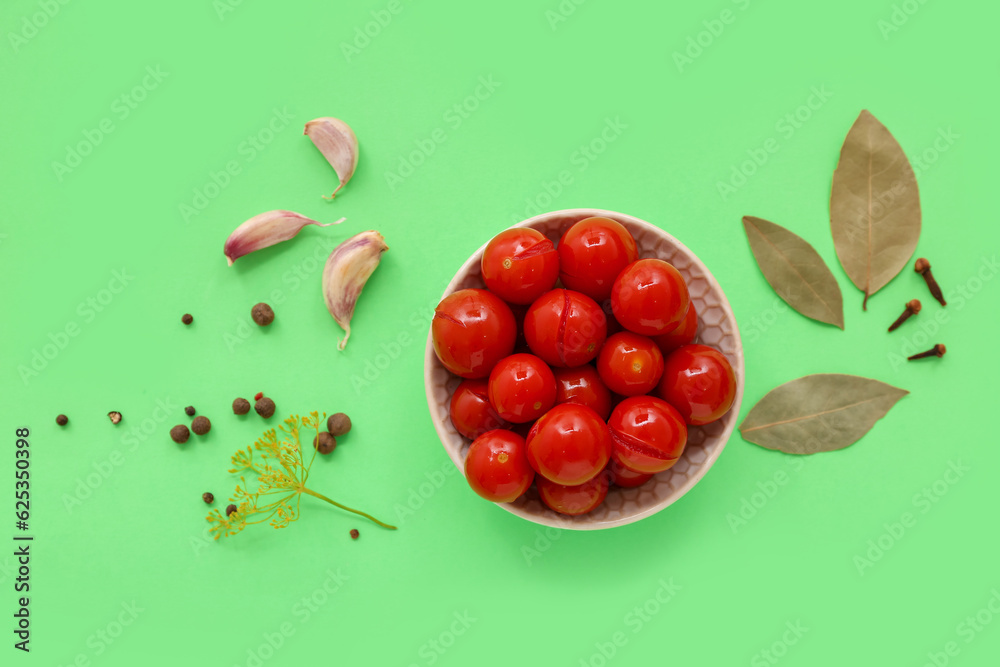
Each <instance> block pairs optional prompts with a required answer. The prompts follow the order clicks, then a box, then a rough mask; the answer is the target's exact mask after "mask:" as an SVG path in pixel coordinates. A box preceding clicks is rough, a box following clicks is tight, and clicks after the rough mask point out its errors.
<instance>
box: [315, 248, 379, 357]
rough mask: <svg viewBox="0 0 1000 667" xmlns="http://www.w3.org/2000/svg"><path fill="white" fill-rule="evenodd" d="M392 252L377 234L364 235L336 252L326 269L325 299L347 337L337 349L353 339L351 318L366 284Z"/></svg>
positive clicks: (324, 275)
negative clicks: (385, 256)
mask: <svg viewBox="0 0 1000 667" xmlns="http://www.w3.org/2000/svg"><path fill="white" fill-rule="evenodd" d="M388 249H389V246H387V245H386V244H385V239H384V238H383V237H382V235H381V234H379V233H378V232H376V231H375V230H371V231H367V232H361V233H360V234H356V235H355V236H352V237H351V238H349V239H347V240H346V241H344V242H343V243H341V244H340V245H339V246H337V247H336V248H334V249H333V252H332V253H330V257H329V258H328V259H327V260H326V266H324V267H323V297H324V298H325V299H326V307H327V309H328V310H329V311H330V314H331V315H333V319H334V320H335V321H336V322H337V324H339V325H340V328H341V329H343V330H344V333H345V334H346V335H345V336H344V338H343V340H341V341H340V344H339V345H338V346H337V349H339V350H343V349H344V347H345V346H346V345H347V339H348V338H350V337H351V317H352V316H353V315H354V306H355V304H356V303H357V301H358V297H359V296H360V295H361V290H362V289H364V286H365V283H366V282H368V278H369V277H370V276H371V275H372V272H373V271H375V269H376V268H377V267H378V264H379V261H381V259H382V253H384V252H385V251H386V250H388Z"/></svg>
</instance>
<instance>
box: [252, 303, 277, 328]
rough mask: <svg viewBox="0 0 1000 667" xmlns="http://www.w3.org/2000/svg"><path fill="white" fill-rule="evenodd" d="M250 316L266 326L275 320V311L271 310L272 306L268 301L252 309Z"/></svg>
mask: <svg viewBox="0 0 1000 667" xmlns="http://www.w3.org/2000/svg"><path fill="white" fill-rule="evenodd" d="M250 316H251V317H252V318H253V321H254V322H256V323H257V324H259V325H260V326H262V327H266V326H267V325H268V324H270V323H271V322H273V321H274V311H273V310H271V306H269V305H267V304H266V303H258V304H257V305H256V306H254V307H253V309H252V310H251V311H250Z"/></svg>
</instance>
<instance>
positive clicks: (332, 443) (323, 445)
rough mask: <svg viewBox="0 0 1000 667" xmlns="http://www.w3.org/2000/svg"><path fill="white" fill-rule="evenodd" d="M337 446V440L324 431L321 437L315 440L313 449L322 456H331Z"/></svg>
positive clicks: (318, 436)
mask: <svg viewBox="0 0 1000 667" xmlns="http://www.w3.org/2000/svg"><path fill="white" fill-rule="evenodd" d="M336 446H337V439H336V438H335V437H333V436H332V435H330V434H329V433H327V432H326V431H322V432H321V433H320V434H319V435H317V436H316V437H315V438H313V447H315V448H316V451H317V452H319V453H320V454H329V453H330V452H332V451H333V450H334V448H335V447H336Z"/></svg>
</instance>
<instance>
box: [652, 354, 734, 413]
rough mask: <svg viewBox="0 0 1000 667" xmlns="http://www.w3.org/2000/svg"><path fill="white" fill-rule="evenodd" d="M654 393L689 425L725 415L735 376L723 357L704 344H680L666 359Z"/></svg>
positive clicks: (730, 399) (731, 397)
mask: <svg viewBox="0 0 1000 667" xmlns="http://www.w3.org/2000/svg"><path fill="white" fill-rule="evenodd" d="M657 393H658V394H659V395H660V396H661V397H662V398H663V400H665V401H666V402H668V403H670V405H672V406H674V407H675V408H677V411H678V412H680V413H681V415H682V416H683V417H684V421H686V422H687V423H688V424H691V425H692V426H701V425H702V424H709V423H711V422H714V421H715V420H716V419H718V418H719V417H721V416H722V415H724V414H726V412H728V411H729V408H730V407H732V405H733V399H734V398H735V397H736V374H735V373H734V372H733V367H732V366H731V365H730V364H729V360H728V359H726V356H725V355H724V354H722V353H721V352H719V351H718V350H716V349H714V348H711V347H708V346H707V345H684V346H682V347H679V348H677V349H676V350H674V351H673V352H671V353H670V355H669V356H667V359H666V361H665V362H664V366H663V379H661V380H660V386H659V387H658V388H657Z"/></svg>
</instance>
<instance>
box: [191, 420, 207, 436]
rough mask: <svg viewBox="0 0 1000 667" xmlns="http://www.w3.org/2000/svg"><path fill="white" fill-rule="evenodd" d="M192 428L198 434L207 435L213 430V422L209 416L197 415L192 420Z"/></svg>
mask: <svg viewBox="0 0 1000 667" xmlns="http://www.w3.org/2000/svg"><path fill="white" fill-rule="evenodd" d="M191 430H192V431H194V432H195V433H197V434H198V435H205V434H206V433H208V432H209V431H210V430H212V422H210V421H208V417H206V416H204V415H201V416H199V417H195V418H194V421H193V422H191Z"/></svg>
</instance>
